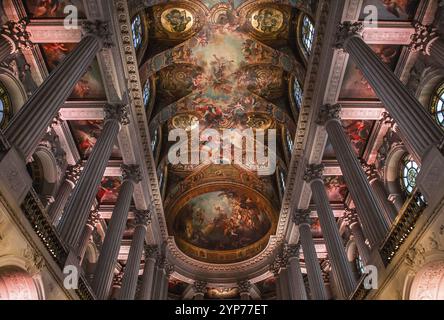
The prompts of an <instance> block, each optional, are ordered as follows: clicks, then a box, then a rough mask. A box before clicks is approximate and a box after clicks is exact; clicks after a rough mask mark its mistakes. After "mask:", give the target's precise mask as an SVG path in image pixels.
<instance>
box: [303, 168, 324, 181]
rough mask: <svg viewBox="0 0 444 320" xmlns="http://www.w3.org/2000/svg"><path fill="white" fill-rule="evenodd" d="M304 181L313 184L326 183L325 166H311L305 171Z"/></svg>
mask: <svg viewBox="0 0 444 320" xmlns="http://www.w3.org/2000/svg"><path fill="white" fill-rule="evenodd" d="M304 180H305V181H306V182H307V183H311V182H313V181H315V180H321V181H324V166H323V165H322V164H319V165H316V164H311V165H309V166H308V168H307V170H306V171H305V175H304Z"/></svg>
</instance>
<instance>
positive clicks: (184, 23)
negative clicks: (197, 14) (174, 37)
mask: <svg viewBox="0 0 444 320" xmlns="http://www.w3.org/2000/svg"><path fill="white" fill-rule="evenodd" d="M161 22H162V26H163V27H164V28H165V30H167V31H168V32H171V33H184V32H187V31H188V30H190V29H191V28H192V27H193V24H194V17H193V15H192V14H191V12H189V11H188V10H186V9H182V8H171V9H167V10H165V11H164V12H163V13H162V16H161Z"/></svg>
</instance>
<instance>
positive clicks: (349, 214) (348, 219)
mask: <svg viewBox="0 0 444 320" xmlns="http://www.w3.org/2000/svg"><path fill="white" fill-rule="evenodd" d="M344 222H345V223H346V224H347V225H348V226H351V225H353V224H355V223H359V219H358V213H357V212H356V209H355V208H353V209H351V208H345V217H344Z"/></svg>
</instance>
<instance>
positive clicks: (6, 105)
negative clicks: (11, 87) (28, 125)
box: [0, 83, 11, 128]
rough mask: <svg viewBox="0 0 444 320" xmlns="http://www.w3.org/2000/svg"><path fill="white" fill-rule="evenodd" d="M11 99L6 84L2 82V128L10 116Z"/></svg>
mask: <svg viewBox="0 0 444 320" xmlns="http://www.w3.org/2000/svg"><path fill="white" fill-rule="evenodd" d="M10 109H11V100H10V99H9V96H8V92H7V91H6V88H5V86H4V85H3V84H2V83H0V128H3V127H4V126H5V125H6V122H7V121H8V118H9V116H10V114H9V112H10Z"/></svg>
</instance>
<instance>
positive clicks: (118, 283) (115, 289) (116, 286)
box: [110, 271, 123, 300]
mask: <svg viewBox="0 0 444 320" xmlns="http://www.w3.org/2000/svg"><path fill="white" fill-rule="evenodd" d="M122 279H123V272H122V271H121V272H119V273H116V274H114V275H113V283H112V287H111V296H110V300H117V297H118V296H119V293H120V289H121V288H122Z"/></svg>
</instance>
